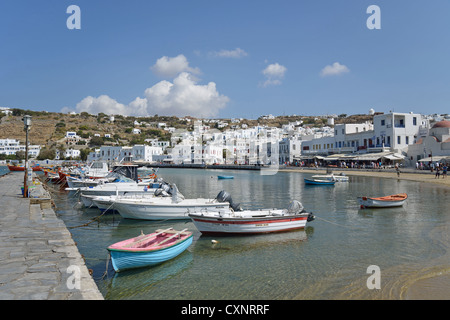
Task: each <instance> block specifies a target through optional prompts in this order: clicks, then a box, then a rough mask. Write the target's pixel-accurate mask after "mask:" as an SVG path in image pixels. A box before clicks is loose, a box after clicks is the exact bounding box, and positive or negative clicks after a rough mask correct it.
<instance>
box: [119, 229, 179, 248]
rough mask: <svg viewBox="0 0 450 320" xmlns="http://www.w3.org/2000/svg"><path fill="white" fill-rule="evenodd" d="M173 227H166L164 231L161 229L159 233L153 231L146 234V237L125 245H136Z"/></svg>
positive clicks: (127, 246)
mask: <svg viewBox="0 0 450 320" xmlns="http://www.w3.org/2000/svg"><path fill="white" fill-rule="evenodd" d="M172 229H173V228H172V227H170V228H168V229H165V230H162V231H160V232H158V233H154V234H153V233H152V234H149V235H147V236H145V237H144V238H141V239H139V240H136V241H133V242H131V243H129V244H127V245H126V246H124V248H129V247H132V246H135V245H137V244H139V243H141V242H143V241H145V240H147V239H150V238H151V237H157V236H159V235H160V234H162V233H164V232H166V231H169V230H172Z"/></svg>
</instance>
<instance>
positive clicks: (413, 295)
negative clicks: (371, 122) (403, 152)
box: [279, 167, 450, 300]
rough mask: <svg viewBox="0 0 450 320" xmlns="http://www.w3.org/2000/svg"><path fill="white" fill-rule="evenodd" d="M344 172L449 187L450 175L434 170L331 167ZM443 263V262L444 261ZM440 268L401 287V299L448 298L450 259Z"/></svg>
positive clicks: (312, 170) (311, 170)
mask: <svg viewBox="0 0 450 320" xmlns="http://www.w3.org/2000/svg"><path fill="white" fill-rule="evenodd" d="M279 171H290V172H292V171H294V172H303V173H314V174H326V169H315V168H296V167H291V168H289V167H288V168H282V169H280V170H279ZM341 173H343V174H345V175H347V176H367V177H379V178H387V179H401V180H410V181H415V182H421V183H432V184H437V185H440V186H442V187H443V188H449V191H450V177H448V176H447V177H445V178H443V177H442V175H440V177H439V179H438V178H436V176H435V172H430V171H419V170H415V169H402V170H401V173H400V177H397V173H396V172H395V171H394V170H393V169H388V170H383V169H381V170H378V169H375V170H358V169H353V170H352V169H342V170H339V169H333V174H334V175H339V174H341ZM444 263H445V262H444ZM440 267H441V268H440V269H441V270H446V271H445V272H440V274H438V275H433V276H425V277H423V278H419V279H417V280H416V281H414V282H412V283H410V284H409V285H408V287H406V288H403V294H402V297H401V298H402V299H406V300H449V299H450V261H449V262H448V263H445V265H442V266H440Z"/></svg>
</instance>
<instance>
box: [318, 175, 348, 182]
mask: <svg viewBox="0 0 450 320" xmlns="http://www.w3.org/2000/svg"><path fill="white" fill-rule="evenodd" d="M312 178H313V179H319V180H327V181H333V180H334V181H336V182H348V181H349V178H348V177H347V176H340V175H337V176H334V175H333V176H332V175H315V176H312Z"/></svg>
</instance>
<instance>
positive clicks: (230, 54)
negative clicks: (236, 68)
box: [211, 48, 248, 58]
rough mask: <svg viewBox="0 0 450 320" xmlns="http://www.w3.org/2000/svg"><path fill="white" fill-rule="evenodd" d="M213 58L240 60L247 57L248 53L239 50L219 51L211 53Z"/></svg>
mask: <svg viewBox="0 0 450 320" xmlns="http://www.w3.org/2000/svg"><path fill="white" fill-rule="evenodd" d="M211 54H212V55H213V56H215V57H220V58H242V57H246V56H248V53H247V52H245V50H242V49H241V48H236V49H234V50H220V51H217V52H216V51H215V52H212V53H211Z"/></svg>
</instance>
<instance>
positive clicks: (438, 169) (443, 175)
mask: <svg viewBox="0 0 450 320" xmlns="http://www.w3.org/2000/svg"><path fill="white" fill-rule="evenodd" d="M441 167H442V179H444V178H445V177H446V176H447V164H443V165H441V166H440V165H439V163H437V164H436V168H435V170H436V175H435V176H434V178H435V179H439V177H440V175H441Z"/></svg>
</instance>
